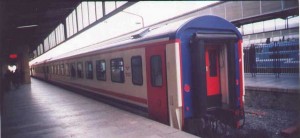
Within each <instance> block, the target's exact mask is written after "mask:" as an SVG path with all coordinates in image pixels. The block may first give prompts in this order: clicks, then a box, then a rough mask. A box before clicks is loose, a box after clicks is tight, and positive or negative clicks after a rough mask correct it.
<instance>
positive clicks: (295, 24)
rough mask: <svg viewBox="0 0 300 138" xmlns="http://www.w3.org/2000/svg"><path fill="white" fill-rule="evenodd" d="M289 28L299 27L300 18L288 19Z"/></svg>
mask: <svg viewBox="0 0 300 138" xmlns="http://www.w3.org/2000/svg"><path fill="white" fill-rule="evenodd" d="M288 25H289V28H293V27H299V16H297V17H293V18H290V19H288Z"/></svg>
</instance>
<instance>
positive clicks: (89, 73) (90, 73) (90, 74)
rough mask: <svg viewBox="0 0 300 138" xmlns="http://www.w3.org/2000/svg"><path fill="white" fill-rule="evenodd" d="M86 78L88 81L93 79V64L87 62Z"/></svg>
mask: <svg viewBox="0 0 300 138" xmlns="http://www.w3.org/2000/svg"><path fill="white" fill-rule="evenodd" d="M85 76H86V78H87V79H91V80H92V79H93V62H92V61H87V62H85Z"/></svg>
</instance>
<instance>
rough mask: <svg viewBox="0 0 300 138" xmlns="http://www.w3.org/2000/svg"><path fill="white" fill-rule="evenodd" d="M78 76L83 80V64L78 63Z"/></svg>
mask: <svg viewBox="0 0 300 138" xmlns="http://www.w3.org/2000/svg"><path fill="white" fill-rule="evenodd" d="M77 76H78V78H83V68H82V62H77Z"/></svg>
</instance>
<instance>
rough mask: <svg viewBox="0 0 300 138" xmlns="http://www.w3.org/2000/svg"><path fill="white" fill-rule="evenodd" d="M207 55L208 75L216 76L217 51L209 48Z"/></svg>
mask: <svg viewBox="0 0 300 138" xmlns="http://www.w3.org/2000/svg"><path fill="white" fill-rule="evenodd" d="M208 55H209V76H210V77H215V76H217V51H216V50H210V51H209V52H208Z"/></svg>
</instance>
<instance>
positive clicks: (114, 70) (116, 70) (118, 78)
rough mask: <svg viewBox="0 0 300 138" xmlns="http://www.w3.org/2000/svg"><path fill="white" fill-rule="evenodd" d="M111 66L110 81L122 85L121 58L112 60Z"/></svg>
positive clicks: (122, 70)
mask: <svg viewBox="0 0 300 138" xmlns="http://www.w3.org/2000/svg"><path fill="white" fill-rule="evenodd" d="M110 66H111V80H112V81H113V82H119V83H123V82H124V81H125V80H124V63H123V59H122V58H117V59H112V60H111V61H110Z"/></svg>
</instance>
